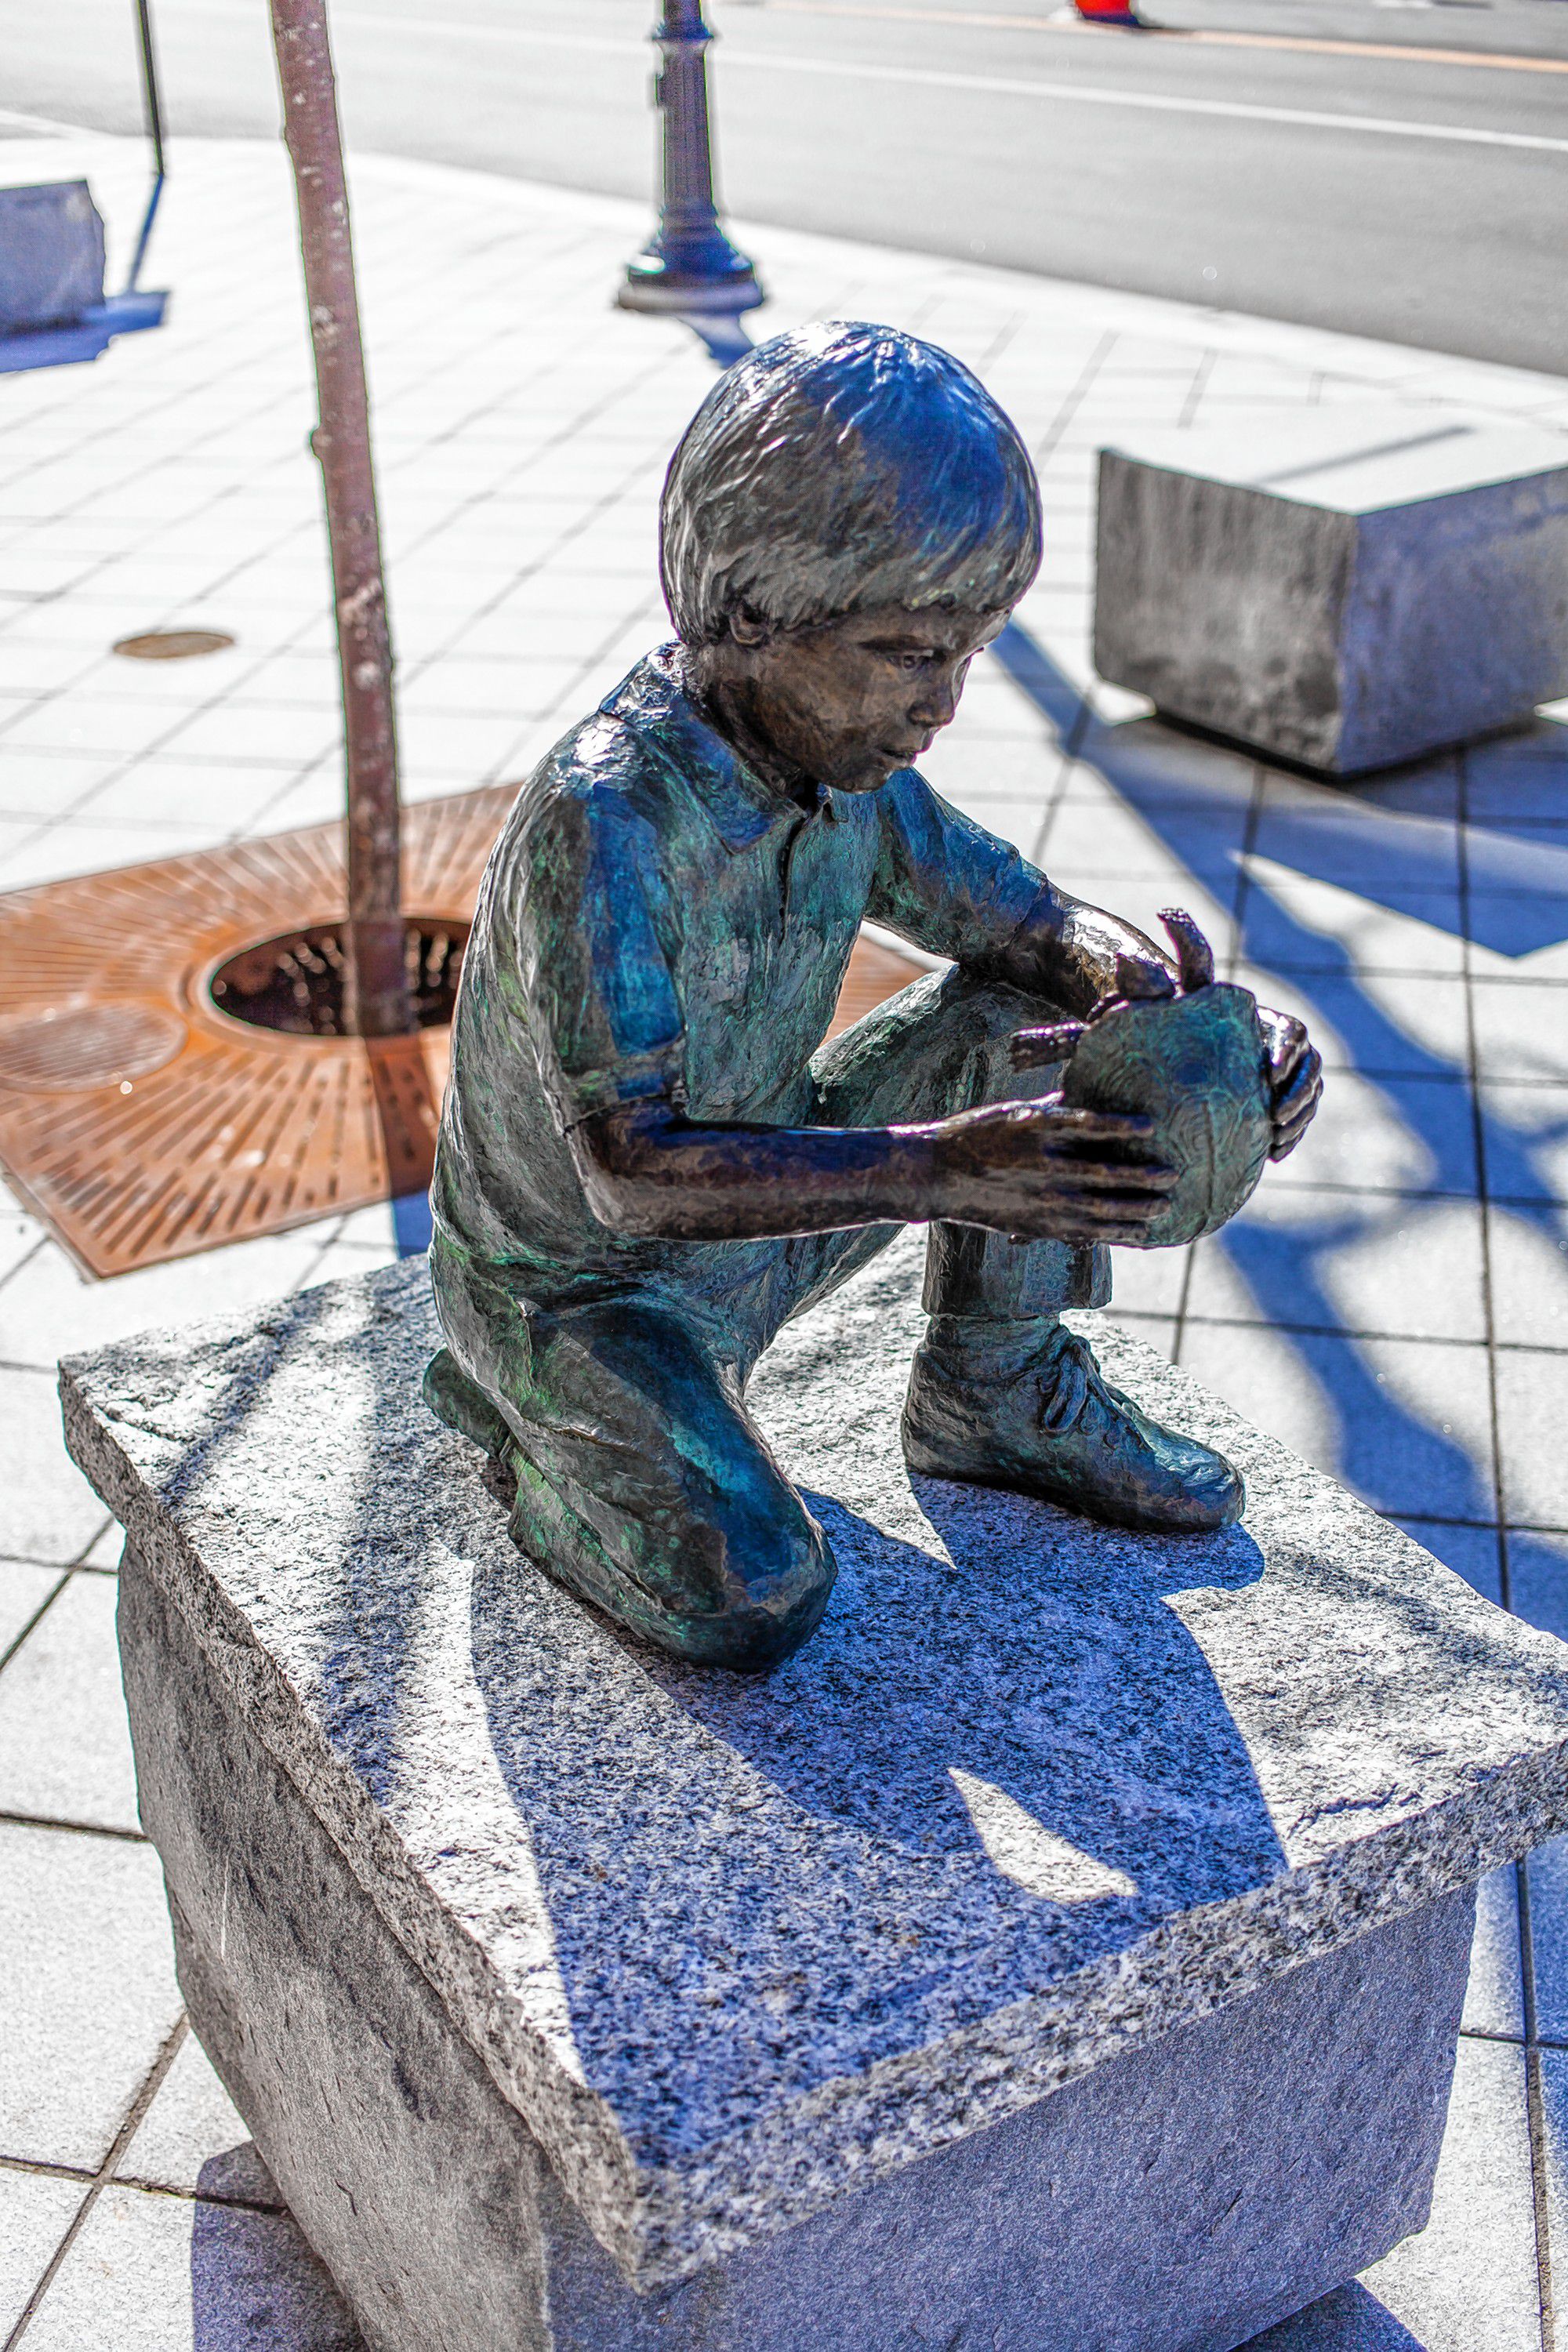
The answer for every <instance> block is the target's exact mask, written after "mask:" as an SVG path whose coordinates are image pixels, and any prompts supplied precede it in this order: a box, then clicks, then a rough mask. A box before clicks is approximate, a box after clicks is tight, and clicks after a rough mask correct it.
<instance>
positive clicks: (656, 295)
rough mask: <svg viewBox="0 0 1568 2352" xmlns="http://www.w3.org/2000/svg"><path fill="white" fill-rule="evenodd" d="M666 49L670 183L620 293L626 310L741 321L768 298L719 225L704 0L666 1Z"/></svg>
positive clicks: (663, 81)
mask: <svg viewBox="0 0 1568 2352" xmlns="http://www.w3.org/2000/svg"><path fill="white" fill-rule="evenodd" d="M653 37H654V39H655V40H656V41H657V42H658V46H659V48H660V50H661V51H662V53H663V56H662V62H661V64H660V68H659V72H658V79H656V81H655V83H654V103H655V104H656V105H657V106H658V110H659V111H660V113H661V115H662V116H663V118H664V120H663V151H664V169H663V179H664V189H663V196H662V199H661V202H660V205H659V215H658V227H657V228H656V229H655V231H654V233H653V235H652V236H651V237H650V238H649V239H648V241H647V245H646V246H645V247H643V249H642V251H641V252H640V253H639V254H638V255H637V258H636V259H635V260H634V261H631V262H628V264H627V265H626V283H625V285H624V286H623V287H622V288H621V289H620V292H619V294H618V295H617V297H616V299H617V301H618V302H619V304H620V306H621V308H622V310H662V311H664V312H665V313H666V314H667V315H668V313H670V312H673V313H674V314H675V315H676V316H677V317H689V318H690V319H691V320H693V322H694V323H695V322H696V321H698V320H722V319H734V318H736V317H738V316H739V314H740V313H741V312H742V310H755V309H756V307H757V305H758V303H759V302H761V301H762V300H763V289H762V288H761V287H760V286H759V285H758V283H757V277H756V272H755V270H753V268H752V265H751V263H750V262H749V261H748V260H747V258H746V257H745V255H744V254H743V253H737V252H736V250H735V247H733V246H732V245H731V242H730V240H729V238H728V237H727V236H725V234H724V232H723V230H722V229H721V227H720V226H719V215H718V212H717V211H716V209H715V207H714V203H713V155H712V142H711V132H710V125H709V120H708V45H709V43H710V41H711V39H712V38H713V36H712V34H711V33H710V31H709V29H708V26H706V24H705V23H704V22H703V17H702V0H664V16H663V18H662V20H661V22H660V23H659V24H658V25H657V26H655V27H654V32H653Z"/></svg>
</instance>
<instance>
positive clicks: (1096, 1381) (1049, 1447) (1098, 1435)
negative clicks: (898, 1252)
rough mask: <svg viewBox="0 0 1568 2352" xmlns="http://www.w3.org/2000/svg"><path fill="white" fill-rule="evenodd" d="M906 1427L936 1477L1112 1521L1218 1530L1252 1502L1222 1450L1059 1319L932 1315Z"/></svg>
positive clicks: (1165, 1530)
mask: <svg viewBox="0 0 1568 2352" xmlns="http://www.w3.org/2000/svg"><path fill="white" fill-rule="evenodd" d="M903 1437H904V1458H905V1460H906V1461H907V1462H908V1464H909V1465H910V1469H911V1470H918V1471H921V1472H923V1473H924V1474H925V1475H927V1476H928V1477H932V1478H956V1479H960V1480H963V1481H964V1482H966V1483H968V1484H970V1485H973V1486H1011V1487H1015V1488H1016V1489H1018V1490H1019V1491H1020V1492H1021V1493H1023V1494H1026V1495H1042V1496H1045V1498H1046V1499H1047V1502H1052V1503H1060V1504H1063V1505H1065V1506H1066V1507H1067V1508H1068V1510H1072V1511H1081V1512H1082V1513H1083V1514H1084V1515H1085V1517H1089V1518H1091V1519H1107V1520H1109V1521H1110V1523H1111V1524H1112V1525H1113V1526H1115V1527H1121V1528H1145V1529H1148V1530H1150V1531H1152V1532H1153V1533H1156V1534H1163V1535H1203V1534H1209V1533H1211V1532H1212V1531H1213V1530H1214V1529H1215V1528H1223V1527H1228V1526H1229V1525H1230V1523H1231V1521H1232V1520H1234V1519H1238V1518H1239V1517H1241V1513H1242V1509H1243V1507H1244V1505H1245V1503H1246V1500H1247V1494H1246V1489H1245V1487H1244V1486H1243V1485H1242V1483H1241V1479H1240V1477H1239V1476H1238V1475H1237V1472H1236V1471H1234V1470H1233V1469H1232V1468H1231V1466H1230V1464H1229V1463H1228V1462H1227V1461H1226V1458H1225V1456H1224V1455H1223V1454H1215V1453H1214V1452H1213V1451H1212V1450H1211V1449H1210V1448H1209V1447H1208V1446H1206V1445H1200V1444H1198V1443H1197V1440H1196V1439H1195V1438H1192V1437H1180V1436H1178V1435H1177V1434H1176V1433H1175V1431H1174V1430H1170V1429H1163V1428H1162V1427H1161V1425H1160V1423H1158V1422H1156V1421H1151V1420H1150V1419H1149V1418H1148V1416H1147V1415H1146V1414H1145V1413H1142V1412H1139V1410H1138V1407H1137V1406H1136V1405H1135V1404H1134V1403H1133V1402H1132V1401H1131V1397H1125V1396H1123V1395H1122V1394H1121V1391H1120V1390H1119V1389H1113V1388H1112V1387H1111V1386H1110V1382H1109V1381H1107V1380H1106V1379H1105V1378H1104V1377H1103V1375H1102V1374H1101V1372H1100V1367H1099V1365H1098V1364H1097V1363H1096V1362H1095V1360H1094V1357H1093V1355H1092V1353H1091V1352H1090V1350H1089V1344H1088V1342H1087V1341H1086V1340H1083V1339H1079V1337H1078V1336H1077V1334H1076V1333H1074V1332H1071V1331H1069V1330H1068V1328H1067V1327H1066V1325H1065V1324H1062V1323H1058V1322H1056V1321H1055V1320H1045V1319H1041V1320H1038V1321H1029V1322H1019V1323H989V1322H983V1321H981V1320H979V1319H978V1318H970V1317H967V1316H937V1317H933V1318H932V1320H931V1327H930V1328H929V1330H928V1331H927V1334H926V1336H925V1338H924V1339H922V1340H921V1344H920V1346H919V1348H918V1349H916V1350H915V1360H914V1370H912V1372H911V1373H910V1393H909V1400H908V1402H907V1403H906V1404H905V1406H904V1422H903Z"/></svg>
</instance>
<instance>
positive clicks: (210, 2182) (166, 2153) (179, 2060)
mask: <svg viewBox="0 0 1568 2352" xmlns="http://www.w3.org/2000/svg"><path fill="white" fill-rule="evenodd" d="M119 2178H120V2179H122V2180H126V2181H131V2182H139V2183H144V2184H146V2185H147V2186H149V2187H153V2188H157V2189H179V2190H182V2191H184V2193H185V2194H187V2195H190V2196H195V2195H196V2194H197V2193H198V2192H199V2193H200V2194H201V2195H202V2196H204V2197H208V2198H216V2199H221V2200H227V2201H229V2202H231V2203H237V2204H242V2205H264V2206H271V2207H276V2208H278V2209H279V2210H281V2209H282V2204H283V2200H282V2199H281V2198H280V2197H279V2194H278V2190H277V2188H276V2186H275V2185H274V2182H273V2179H272V2176H271V2174H270V2173H269V2172H268V2169H267V2167H266V2166H265V2165H264V2164H263V2163H262V2161H261V2158H260V2157H259V2156H258V2153H257V2149H256V2145H255V2142H254V2141H253V2140H252V2139H251V2137H250V2134H249V2133H248V2131H247V2129H246V2126H245V2123H244V2120H243V2118H242V2117H241V2116H240V2115H239V2114H238V2112H237V2109H236V2108H235V2105H234V2104H233V2102H232V2100H231V2099H230V2098H229V2095H228V2093H227V2092H226V2090H225V2089H224V2086H223V2084H221V2083H220V2082H219V2081H218V2078H217V2076H216V2074H214V2072H213V2069H212V2063H211V2062H210V2060H209V2059H208V2057H207V2054H206V2052H205V2050H204V2049H203V2048H202V2045H201V2043H200V2042H198V2041H197V2040H196V2038H195V2034H194V2033H192V2034H188V2035H187V2036H186V2038H185V2040H184V2042H183V2043H182V2044H181V2046H180V2052H179V2055H178V2056H177V2057H176V2058H175V2060H174V2064H173V2065H172V2066H171V2067H170V2069H169V2072H168V2073H167V2074H166V2075H165V2076H164V2077H163V2082H162V2083H160V2084H159V2085H158V2089H157V2092H156V2095H154V2097H153V2104H152V2105H151V2106H150V2107H149V2108H148V2110H147V2113H146V2115H145V2116H143V2118H142V2122H141V2124H140V2125H139V2126H137V2130H136V2133H135V2136H134V2137H133V2138H132V2142H131V2145H130V2147H128V2148H127V2149H126V2151H125V2153H124V2155H123V2156H122V2157H121V2161H120V2168H119Z"/></svg>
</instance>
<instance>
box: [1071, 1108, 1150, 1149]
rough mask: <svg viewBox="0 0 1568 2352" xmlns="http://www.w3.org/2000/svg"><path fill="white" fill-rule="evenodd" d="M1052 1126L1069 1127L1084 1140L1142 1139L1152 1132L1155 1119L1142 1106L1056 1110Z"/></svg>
mask: <svg viewBox="0 0 1568 2352" xmlns="http://www.w3.org/2000/svg"><path fill="white" fill-rule="evenodd" d="M1051 1124H1052V1126H1053V1127H1066V1128H1070V1129H1071V1130H1072V1133H1073V1135H1074V1137H1075V1139H1078V1140H1079V1141H1081V1142H1084V1143H1141V1142H1142V1139H1143V1138H1144V1136H1146V1135H1152V1133H1153V1130H1154V1122H1153V1120H1152V1118H1147V1117H1145V1115H1144V1113H1143V1112H1142V1111H1141V1110H1066V1109H1063V1110H1058V1111H1056V1112H1054V1113H1053V1114H1052V1118H1051Z"/></svg>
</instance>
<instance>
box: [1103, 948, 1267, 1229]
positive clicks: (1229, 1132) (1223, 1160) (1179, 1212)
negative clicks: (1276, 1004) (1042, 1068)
mask: <svg viewBox="0 0 1568 2352" xmlns="http://www.w3.org/2000/svg"><path fill="white" fill-rule="evenodd" d="M1062 1094H1063V1097H1064V1099H1065V1100H1066V1101H1067V1102H1068V1103H1070V1104H1071V1105H1072V1106H1073V1107H1074V1108H1080V1109H1085V1110H1108V1111H1110V1110H1114V1111H1141V1112H1142V1113H1143V1114H1144V1115H1145V1116H1146V1117H1148V1118H1152V1120H1153V1122H1154V1131H1153V1133H1152V1136H1151V1137H1150V1139H1149V1143H1148V1150H1149V1152H1150V1155H1151V1157H1152V1158H1153V1159H1156V1160H1163V1161H1164V1162H1165V1163H1166V1165H1167V1166H1169V1167H1172V1168H1174V1169H1175V1170H1176V1171H1177V1181H1176V1184H1175V1186H1174V1189H1173V1191H1172V1192H1171V1193H1170V1195H1169V1197H1168V1200H1167V1202H1166V1205H1165V1207H1164V1209H1163V1211H1162V1213H1161V1214H1160V1215H1159V1216H1158V1217H1157V1218H1156V1219H1155V1221H1154V1223H1152V1225H1151V1226H1150V1228H1149V1231H1148V1234H1147V1235H1146V1236H1145V1238H1144V1240H1143V1241H1142V1244H1140V1246H1141V1247H1142V1248H1143V1249H1169V1248H1171V1247H1173V1246H1174V1245H1175V1244H1179V1243H1182V1242H1190V1241H1195V1240H1196V1239H1197V1238H1198V1236H1199V1234H1212V1233H1216V1232H1217V1231H1218V1229H1219V1227H1220V1226H1221V1225H1223V1224H1225V1223H1227V1222H1228V1221H1229V1219H1230V1218H1232V1217H1234V1216H1235V1214H1236V1213H1237V1210H1238V1209H1239V1208H1241V1207H1242V1206H1243V1204H1244V1203H1245V1202H1247V1201H1248V1200H1249V1199H1250V1198H1251V1196H1252V1193H1253V1192H1254V1191H1255V1189H1256V1188H1257V1184H1258V1178H1259V1177H1260V1176H1261V1175H1262V1173H1263V1170H1264V1165H1265V1163H1266V1161H1267V1160H1268V1146H1269V1142H1270V1140H1271V1129H1270V1125H1269V1093H1268V1054H1267V1048H1266V1045H1265V1043H1264V1036H1263V1031H1262V1028H1261V1026H1260V1024H1259V1023H1258V1000H1257V998H1256V997H1255V996H1254V995H1253V994H1252V993H1251V992H1250V991H1249V990H1248V989H1245V988H1237V987H1236V986H1235V985H1234V984H1233V983H1232V982H1226V981H1222V982H1214V983H1211V984H1210V985H1209V986H1207V987H1205V988H1194V989H1192V990H1190V991H1189V992H1187V993H1186V994H1185V995H1183V996H1173V997H1160V998H1155V999H1152V1000H1144V1001H1134V1002H1131V1003H1129V1002H1127V1001H1125V1000H1117V1001H1115V1002H1113V1003H1109V1004H1106V1005H1103V1006H1102V1007H1101V1008H1100V1010H1099V1011H1097V1012H1096V1013H1093V1014H1092V1015H1091V1017H1090V1019H1089V1022H1088V1023H1087V1024H1085V1027H1084V1032H1083V1034H1082V1036H1081V1037H1080V1038H1079V1041H1078V1044H1077V1045H1076V1046H1075V1047H1074V1049H1073V1053H1072V1056H1071V1058H1070V1060H1069V1061H1068V1066H1067V1070H1066V1074H1065V1076H1064V1077H1063V1081H1062Z"/></svg>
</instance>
